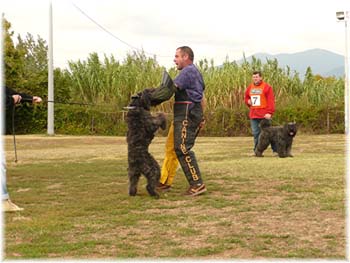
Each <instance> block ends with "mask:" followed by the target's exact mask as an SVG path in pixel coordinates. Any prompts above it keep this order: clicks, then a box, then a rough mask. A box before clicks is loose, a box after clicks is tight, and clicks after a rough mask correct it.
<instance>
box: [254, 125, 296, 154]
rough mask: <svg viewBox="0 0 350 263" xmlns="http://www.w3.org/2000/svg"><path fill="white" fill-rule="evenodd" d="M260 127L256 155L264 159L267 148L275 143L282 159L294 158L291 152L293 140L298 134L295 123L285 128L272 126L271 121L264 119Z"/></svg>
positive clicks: (284, 126)
mask: <svg viewBox="0 0 350 263" xmlns="http://www.w3.org/2000/svg"><path fill="white" fill-rule="evenodd" d="M259 127H260V129H261V132H260V135H259V141H258V145H257V147H256V149H255V155H256V156H258V157H262V156H263V155H262V154H263V152H264V151H265V150H266V148H267V147H268V146H269V144H271V142H274V143H275V144H276V145H277V153H278V156H279V157H281V158H284V157H293V155H292V153H291V150H292V144H293V138H294V136H295V135H296V134H297V126H296V123H295V122H290V123H287V124H285V125H283V126H271V123H270V121H269V120H266V119H263V120H262V121H261V122H260V124H259Z"/></svg>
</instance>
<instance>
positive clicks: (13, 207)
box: [2, 199, 23, 212]
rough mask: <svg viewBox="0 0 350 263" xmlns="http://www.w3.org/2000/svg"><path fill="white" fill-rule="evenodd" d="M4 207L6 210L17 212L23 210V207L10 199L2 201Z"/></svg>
mask: <svg viewBox="0 0 350 263" xmlns="http://www.w3.org/2000/svg"><path fill="white" fill-rule="evenodd" d="M2 209H3V211H4V212H17V211H22V210H23V208H21V207H19V206H17V205H15V204H14V203H12V202H11V200H10V199H7V200H4V201H2Z"/></svg>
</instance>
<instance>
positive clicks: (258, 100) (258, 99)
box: [250, 95, 261, 106]
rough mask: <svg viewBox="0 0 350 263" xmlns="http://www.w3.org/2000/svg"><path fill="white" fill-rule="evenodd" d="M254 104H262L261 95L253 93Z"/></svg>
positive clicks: (252, 100)
mask: <svg viewBox="0 0 350 263" xmlns="http://www.w3.org/2000/svg"><path fill="white" fill-rule="evenodd" d="M250 98H251V102H252V106H261V100H260V95H253V96H251V97H250Z"/></svg>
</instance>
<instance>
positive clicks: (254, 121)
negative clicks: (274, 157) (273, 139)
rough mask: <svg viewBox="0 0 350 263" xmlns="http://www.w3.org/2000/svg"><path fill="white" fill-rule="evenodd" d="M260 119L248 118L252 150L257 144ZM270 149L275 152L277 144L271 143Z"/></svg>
mask: <svg viewBox="0 0 350 263" xmlns="http://www.w3.org/2000/svg"><path fill="white" fill-rule="evenodd" d="M261 120H262V119H250V125H251V127H252V133H253V137H254V149H253V150H254V151H255V148H256V146H257V145H258V141H259V135H260V127H259V124H260V122H261ZM271 149H272V151H273V152H277V145H276V144H275V143H271Z"/></svg>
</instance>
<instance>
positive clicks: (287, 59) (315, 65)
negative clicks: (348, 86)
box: [238, 49, 344, 78]
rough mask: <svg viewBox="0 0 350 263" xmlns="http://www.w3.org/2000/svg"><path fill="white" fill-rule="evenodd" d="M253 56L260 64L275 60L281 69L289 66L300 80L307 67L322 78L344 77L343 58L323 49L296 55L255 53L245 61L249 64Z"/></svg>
mask: <svg viewBox="0 0 350 263" xmlns="http://www.w3.org/2000/svg"><path fill="white" fill-rule="evenodd" d="M253 56H254V57H255V58H257V59H260V60H261V62H262V63H265V62H266V60H267V59H275V58H276V59H277V61H278V65H279V66H280V67H281V68H284V67H286V66H289V67H290V69H291V70H292V71H293V70H295V71H296V72H298V73H299V76H300V77H301V78H303V77H304V75H305V72H306V69H307V67H311V69H312V73H313V74H314V75H316V74H319V75H321V76H324V77H329V76H335V77H342V76H344V56H341V55H339V54H336V53H333V52H331V51H328V50H324V49H310V50H306V51H302V52H297V53H291V54H287V53H281V54H276V55H271V54H267V53H256V54H254V55H252V56H249V57H247V58H246V59H247V61H249V62H251V61H252V57H253ZM242 61H243V59H240V60H239V61H238V63H241V62H242Z"/></svg>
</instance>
